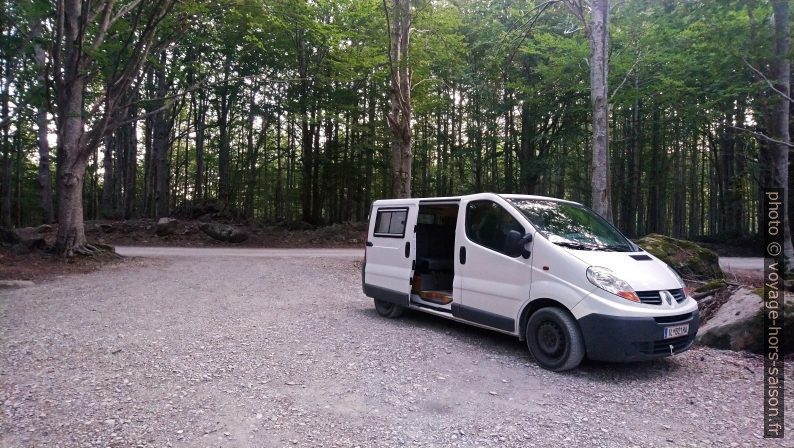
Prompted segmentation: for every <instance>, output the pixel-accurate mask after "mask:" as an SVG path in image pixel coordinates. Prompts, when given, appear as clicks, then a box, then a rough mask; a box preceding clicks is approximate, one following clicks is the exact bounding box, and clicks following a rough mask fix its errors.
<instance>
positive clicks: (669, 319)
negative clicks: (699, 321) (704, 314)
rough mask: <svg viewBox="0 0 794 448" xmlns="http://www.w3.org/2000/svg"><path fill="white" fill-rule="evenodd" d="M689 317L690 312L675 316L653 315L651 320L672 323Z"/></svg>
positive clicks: (690, 315)
mask: <svg viewBox="0 0 794 448" xmlns="http://www.w3.org/2000/svg"><path fill="white" fill-rule="evenodd" d="M690 317H692V313H686V314H679V315H676V316H659V317H654V318H653V320H655V321H656V323H658V324H672V323H675V322H683V321H685V320H689V318H690Z"/></svg>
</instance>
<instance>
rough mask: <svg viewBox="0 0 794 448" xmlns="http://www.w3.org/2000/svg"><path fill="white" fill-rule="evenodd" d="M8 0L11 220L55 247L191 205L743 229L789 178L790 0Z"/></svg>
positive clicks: (318, 215)
mask: <svg viewBox="0 0 794 448" xmlns="http://www.w3.org/2000/svg"><path fill="white" fill-rule="evenodd" d="M1 3H2V5H3V6H2V16H1V18H0V20H1V22H0V27H1V28H2V43H1V44H0V45H1V47H2V53H0V73H1V74H2V75H1V76H0V103H1V104H0V106H1V107H2V111H0V114H1V115H0V124H1V125H2V129H1V131H2V136H1V137H0V138H1V139H2V142H1V143H2V167H0V168H2V169H0V172H1V173H2V181H1V182H0V226H6V227H13V226H16V227H22V226H31V225H37V224H40V223H52V222H55V221H58V222H59V223H60V224H61V226H62V227H63V226H64V224H66V223H68V225H67V226H65V228H66V230H63V231H59V232H61V233H59V242H60V243H62V247H61V249H62V250H68V249H69V247H70V246H79V245H80V244H83V243H85V241H82V240H84V239H85V237H84V236H83V235H81V230H79V227H81V226H82V225H83V220H84V219H89V220H90V219H135V218H143V217H148V218H157V217H164V216H169V215H170V214H172V213H173V212H174V211H175V210H178V209H180V208H183V207H188V206H190V205H191V204H197V203H201V202H203V201H216V202H217V203H218V204H221V206H222V207H223V208H224V209H225V210H227V211H228V212H229V213H230V214H231V215H233V216H235V217H236V218H237V219H239V220H240V222H250V223H277V222H293V221H305V222H308V223H311V224H313V225H322V224H330V223H338V222H344V221H362V220H366V218H367V214H368V211H369V206H370V204H371V202H372V201H373V200H375V199H378V198H388V197H405V196H408V195H412V196H418V197H425V196H447V195H458V194H467V193H473V192H481V191H493V192H515V193H528V194H539V195H548V196H554V197H560V198H566V199H570V200H574V201H578V202H582V203H585V204H587V205H590V206H592V207H593V208H594V209H595V210H596V211H597V212H599V213H601V214H602V215H605V217H607V218H608V219H610V220H612V221H613V222H614V223H615V225H616V226H617V227H618V228H620V229H621V230H622V231H623V232H625V233H626V234H627V235H630V236H633V237H635V236H642V235H645V234H648V233H661V234H666V235H671V236H675V237H683V238H688V239H700V240H714V241H730V242H737V241H752V240H753V238H755V237H756V236H757V234H758V227H759V221H758V214H759V207H760V203H761V202H760V191H761V189H762V188H765V187H770V186H772V187H774V186H776V187H785V188H786V190H790V189H791V185H792V178H794V176H791V175H790V173H791V169H790V164H789V154H790V152H791V147H792V146H791V143H790V142H791V140H790V131H791V129H792V127H794V120H792V119H791V114H790V107H791V102H792V99H791V93H790V92H791V77H790V65H791V60H792V58H791V49H790V44H789V41H790V36H789V35H790V22H791V15H790V13H789V2H788V1H786V0H742V1H739V0H724V1H722V0H691V1H673V0H662V1H655V0H626V1H613V2H609V1H607V0H556V1H555V0H552V1H538V0H480V1H476V0H410V1H409V0H388V1H387V0H178V1H177V0H145V1H141V0H27V1H18V0H3V1H2V2H1ZM792 202H794V201H791V200H787V201H786V202H784V204H786V206H787V208H788V210H789V212H788V213H789V215H791V214H792V213H794V205H793V204H792ZM70 229H71V230H70ZM70 232H71V233H70ZM787 249H788V251H787V253H788V254H789V256H791V255H792V251H791V244H790V238H789V242H788V248H787Z"/></svg>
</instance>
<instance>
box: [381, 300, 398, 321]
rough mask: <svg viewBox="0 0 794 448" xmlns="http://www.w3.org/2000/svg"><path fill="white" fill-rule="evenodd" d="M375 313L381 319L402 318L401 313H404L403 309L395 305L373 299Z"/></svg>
mask: <svg viewBox="0 0 794 448" xmlns="http://www.w3.org/2000/svg"><path fill="white" fill-rule="evenodd" d="M375 311H377V312H378V314H380V315H381V316H383V317H388V318H390V319H394V318H395V317H400V316H402V315H403V313H405V308H404V307H403V306H401V305H397V304H396V303H391V302H384V301H383V300H378V299H375Z"/></svg>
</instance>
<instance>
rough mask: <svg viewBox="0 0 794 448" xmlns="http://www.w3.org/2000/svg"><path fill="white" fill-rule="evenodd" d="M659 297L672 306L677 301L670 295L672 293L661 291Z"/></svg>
mask: <svg viewBox="0 0 794 448" xmlns="http://www.w3.org/2000/svg"><path fill="white" fill-rule="evenodd" d="M659 295H660V296H661V297H662V299H663V300H664V299H666V300H667V304H668V305H672V304H673V300H675V299H674V298H673V295H672V294H670V291H659Z"/></svg>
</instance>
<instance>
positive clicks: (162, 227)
mask: <svg viewBox="0 0 794 448" xmlns="http://www.w3.org/2000/svg"><path fill="white" fill-rule="evenodd" d="M177 224H179V221H177V220H176V219H174V218H160V219H159V220H158V221H157V225H156V226H155V228H154V233H156V234H157V236H166V235H171V234H173V233H174V232H176V226H177Z"/></svg>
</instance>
